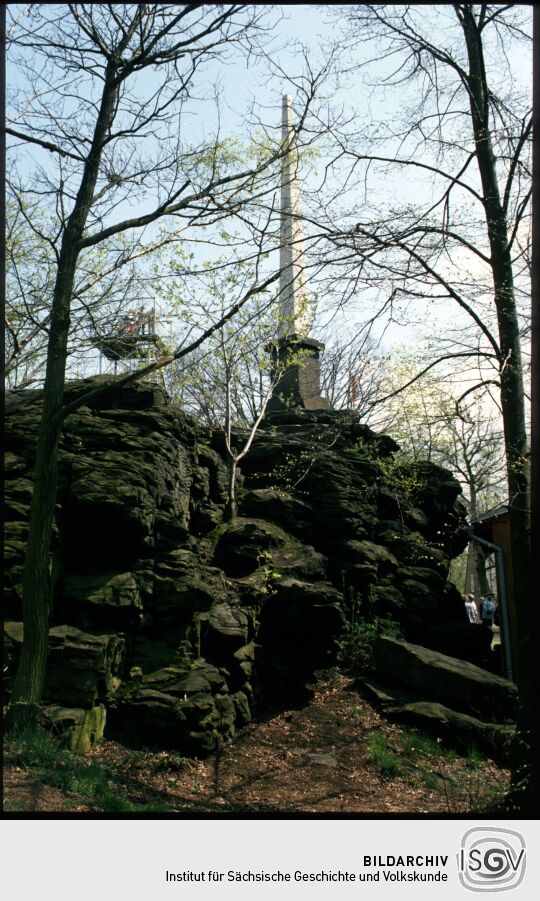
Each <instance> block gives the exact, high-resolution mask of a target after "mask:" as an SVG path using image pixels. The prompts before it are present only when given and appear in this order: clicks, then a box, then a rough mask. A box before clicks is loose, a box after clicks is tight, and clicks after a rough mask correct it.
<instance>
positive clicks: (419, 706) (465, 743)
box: [357, 678, 515, 764]
mask: <svg viewBox="0 0 540 901" xmlns="http://www.w3.org/2000/svg"><path fill="white" fill-rule="evenodd" d="M357 684H358V687H359V688H360V690H362V691H363V692H365V693H367V695H368V697H370V698H373V699H375V700H376V701H377V702H378V703H379V704H380V706H381V708H382V711H383V713H384V715H385V716H387V717H389V718H390V719H395V720H398V721H399V722H402V723H408V724H411V725H413V726H418V727H420V728H422V729H425V730H426V731H429V732H433V733H434V734H435V735H437V736H439V737H441V738H443V739H445V740H447V741H449V742H450V743H451V744H455V745H457V746H458V747H459V748H460V749H461V750H468V749H469V748H470V747H471V746H473V745H476V746H478V747H479V748H482V749H483V750H484V751H486V752H487V753H488V754H490V755H491V756H492V757H494V758H495V759H496V760H498V761H500V762H501V763H505V764H508V761H509V758H510V752H511V747H512V739H513V737H514V735H515V726H513V725H509V724H507V723H486V722H483V721H482V720H481V719H479V718H478V717H474V716H470V715H469V714H467V713H463V712H460V711H457V710H453V709H451V708H450V707H446V706H445V705H444V704H440V703H437V702H436V701H426V700H422V695H419V694H414V693H411V692H405V691H400V690H398V689H395V688H389V687H388V686H387V685H383V684H381V683H380V682H376V681H375V680H373V679H367V678H361V679H358V680H357Z"/></svg>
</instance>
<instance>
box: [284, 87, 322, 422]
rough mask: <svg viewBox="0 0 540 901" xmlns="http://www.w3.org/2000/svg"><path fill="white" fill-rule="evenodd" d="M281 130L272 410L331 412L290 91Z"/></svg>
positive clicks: (285, 98) (285, 99)
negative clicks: (310, 285) (310, 295)
mask: <svg viewBox="0 0 540 901" xmlns="http://www.w3.org/2000/svg"><path fill="white" fill-rule="evenodd" d="M281 134H282V146H283V147H284V148H287V152H286V153H285V154H284V156H283V160H282V164H281V222H280V251H279V257H280V283H279V339H278V341H276V342H275V343H274V344H273V345H272V346H271V352H272V355H273V364H274V375H275V377H276V381H277V384H276V387H275V390H274V395H273V397H272V399H271V401H270V403H269V405H268V410H269V411H270V412H272V411H273V412H279V411H283V410H290V409H298V408H303V409H305V410H329V409H331V405H330V403H329V402H328V401H327V400H326V398H324V397H321V370H320V353H321V351H322V350H324V344H322V343H321V342H320V341H316V340H315V339H314V338H310V337H309V332H310V328H311V321H310V310H309V305H308V299H307V293H306V277H305V256H304V240H303V230H302V218H301V215H300V189H299V181H298V148H297V144H296V134H295V131H294V128H293V124H292V106H291V100H290V97H288V96H287V95H285V96H284V97H283V107H282V119H281Z"/></svg>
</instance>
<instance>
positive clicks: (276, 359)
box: [267, 335, 332, 413]
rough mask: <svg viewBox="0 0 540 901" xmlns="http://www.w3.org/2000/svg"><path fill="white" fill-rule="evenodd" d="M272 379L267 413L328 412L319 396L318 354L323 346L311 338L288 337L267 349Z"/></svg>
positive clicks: (323, 400)
mask: <svg viewBox="0 0 540 901" xmlns="http://www.w3.org/2000/svg"><path fill="white" fill-rule="evenodd" d="M268 349H269V351H270V353H271V354H272V369H273V377H274V378H275V377H276V375H277V384H276V387H275V389H274V393H273V396H272V397H271V399H270V402H269V404H268V408H267V409H268V412H269V413H278V412H279V413H280V412H283V411H285V410H295V409H303V410H331V409H332V406H331V404H330V402H329V401H328V400H327V399H326V398H325V397H322V396H321V363H320V354H321V351H322V350H324V344H322V343H321V342H320V341H316V340H315V339H314V338H302V337H300V336H298V335H287V336H286V337H285V338H280V339H279V341H276V342H274V343H272V344H271V345H270V346H269V348H268Z"/></svg>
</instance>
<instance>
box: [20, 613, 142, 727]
mask: <svg viewBox="0 0 540 901" xmlns="http://www.w3.org/2000/svg"><path fill="white" fill-rule="evenodd" d="M23 634H24V631H23V624H22V623H17V622H7V623H5V624H4V635H5V640H6V645H7V646H8V659H9V664H8V665H9V673H8V675H9V676H11V675H12V674H13V673H14V672H15V669H16V666H17V664H18V659H19V654H20V648H21V646H22V641H23ZM125 650H126V642H125V637H124V636H123V635H116V634H100V635H94V634H90V633H88V632H82V631H81V630H80V629H76V628H74V627H73V626H54V627H53V628H51V629H50V630H49V654H48V658H47V670H46V675H45V690H44V699H45V701H48V702H52V703H56V704H61V705H62V706H65V707H78V708H82V709H85V710H89V709H91V708H92V707H95V706H96V705H97V704H98V703H99V702H106V701H108V700H110V699H111V698H112V697H113V696H114V694H115V692H116V691H117V689H118V687H119V685H120V682H121V675H122V672H123V662H124V656H125Z"/></svg>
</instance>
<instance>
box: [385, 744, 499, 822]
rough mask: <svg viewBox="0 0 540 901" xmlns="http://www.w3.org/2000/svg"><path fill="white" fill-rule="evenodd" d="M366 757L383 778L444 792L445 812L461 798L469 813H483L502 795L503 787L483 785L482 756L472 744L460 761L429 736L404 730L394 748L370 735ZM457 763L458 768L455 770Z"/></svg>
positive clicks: (484, 782)
mask: <svg viewBox="0 0 540 901" xmlns="http://www.w3.org/2000/svg"><path fill="white" fill-rule="evenodd" d="M368 754H369V757H370V759H371V761H372V762H373V763H374V764H375V765H376V766H377V767H378V769H379V770H380V773H381V776H383V777H384V778H386V779H393V778H396V777H398V776H401V777H404V778H406V779H407V781H408V782H409V783H410V784H411V785H414V784H415V783H416V784H418V782H419V781H420V782H422V783H423V784H424V785H425V786H427V787H428V788H431V789H436V790H437V791H442V792H444V794H445V796H446V803H447V806H448V810H449V811H452V810H454V809H458V807H459V804H460V803H461V802H462V801H463V799H464V798H465V799H466V800H467V803H468V806H469V807H470V809H471V810H483V809H485V808H486V807H488V808H489V807H490V806H492V805H495V804H496V803H497V802H498V801H500V799H501V798H502V796H503V794H504V785H502V784H495V785H489V784H486V781H485V773H484V772H483V769H482V767H483V764H484V763H485V762H486V757H485V755H484V754H483V752H482V751H481V749H480V748H478V747H477V746H476V745H474V744H472V745H471V746H470V747H469V749H468V751H467V755H466V757H465V758H463V755H458V754H457V752H456V751H455V750H454V749H453V748H448V747H445V746H444V745H443V744H442V743H441V741H440V740H438V739H436V738H434V737H433V736H432V735H429V734H428V733H425V732H421V731H419V730H418V729H408V728H404V729H403V730H402V732H401V734H400V736H399V738H398V739H397V743H396V744H395V745H391V744H390V742H389V741H388V739H387V738H386V737H385V736H384V735H383V734H382V733H380V732H374V733H371V734H370V735H369V736H368ZM459 760H461V761H462V764H461V769H459V770H456V764H457V763H458V761H459Z"/></svg>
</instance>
